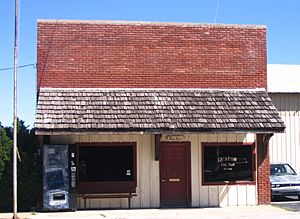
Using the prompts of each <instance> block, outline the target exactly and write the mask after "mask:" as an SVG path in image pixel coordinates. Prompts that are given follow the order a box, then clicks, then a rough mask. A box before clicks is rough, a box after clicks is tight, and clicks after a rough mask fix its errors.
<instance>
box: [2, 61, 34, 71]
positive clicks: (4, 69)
mask: <svg viewBox="0 0 300 219" xmlns="http://www.w3.org/2000/svg"><path fill="white" fill-rule="evenodd" d="M29 66H32V67H33V68H36V63H32V64H27V65H19V66H18V68H26V67H29ZM11 69H14V67H9V68H0V71H7V70H11Z"/></svg>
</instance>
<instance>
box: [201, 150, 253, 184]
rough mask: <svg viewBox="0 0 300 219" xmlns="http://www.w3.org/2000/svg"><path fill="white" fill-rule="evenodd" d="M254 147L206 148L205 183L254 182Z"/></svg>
mask: <svg viewBox="0 0 300 219" xmlns="http://www.w3.org/2000/svg"><path fill="white" fill-rule="evenodd" d="M252 168H253V167H252V145H241V146H213V145H205V146H204V182H206V183H207V182H216V183H218V182H224V181H229V182H230V181H231V182H232V181H252V180H253V169H252Z"/></svg>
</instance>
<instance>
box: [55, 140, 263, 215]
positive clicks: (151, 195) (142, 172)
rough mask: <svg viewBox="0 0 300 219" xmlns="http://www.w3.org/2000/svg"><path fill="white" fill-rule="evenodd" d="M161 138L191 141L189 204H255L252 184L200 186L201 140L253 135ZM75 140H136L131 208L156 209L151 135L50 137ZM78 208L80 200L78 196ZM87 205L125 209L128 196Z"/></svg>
mask: <svg viewBox="0 0 300 219" xmlns="http://www.w3.org/2000/svg"><path fill="white" fill-rule="evenodd" d="M162 141H190V142H191V188H192V197H191V198H192V207H212V206H231V205H255V204H256V203H257V191H256V186H255V185H222V186H202V185H201V183H202V182H201V180H202V175H201V174H202V172H201V169H202V167H201V164H202V160H201V159H202V158H201V157H202V156H201V144H202V143H203V142H254V141H255V135H254V134H248V135H246V134H191V135H163V136H162ZM78 142H137V164H138V165H137V197H133V198H132V207H133V208H158V207H159V206H160V201H159V200H160V194H159V180H160V179H159V161H155V159H154V135H150V134H145V135H73V136H52V137H51V144H74V143H78ZM78 208H79V209H80V208H83V200H82V199H80V198H78ZM87 208H127V199H102V200H96V199H95V200H94V199H92V200H87Z"/></svg>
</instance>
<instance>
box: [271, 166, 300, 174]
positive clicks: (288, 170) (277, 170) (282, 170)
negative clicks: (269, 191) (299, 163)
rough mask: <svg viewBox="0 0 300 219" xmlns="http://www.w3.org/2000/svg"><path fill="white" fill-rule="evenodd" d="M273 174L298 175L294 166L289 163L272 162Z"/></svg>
mask: <svg viewBox="0 0 300 219" xmlns="http://www.w3.org/2000/svg"><path fill="white" fill-rule="evenodd" d="M270 172H271V175H277V176H279V175H296V173H295V171H294V170H293V168H292V167H291V166H290V165H288V164H271V166H270Z"/></svg>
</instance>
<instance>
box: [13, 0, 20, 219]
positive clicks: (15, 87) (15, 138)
mask: <svg viewBox="0 0 300 219" xmlns="http://www.w3.org/2000/svg"><path fill="white" fill-rule="evenodd" d="M18 15H19V0H15V41H14V125H13V126H14V127H13V128H14V134H13V211H14V216H13V218H14V219H16V218H18V216H17V211H18V207H17V203H18V199H17V197H18V193H17V182H18V181H17V129H18V127H17V119H18V118H17V76H18V29H19V22H18V21H19V17H18Z"/></svg>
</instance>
